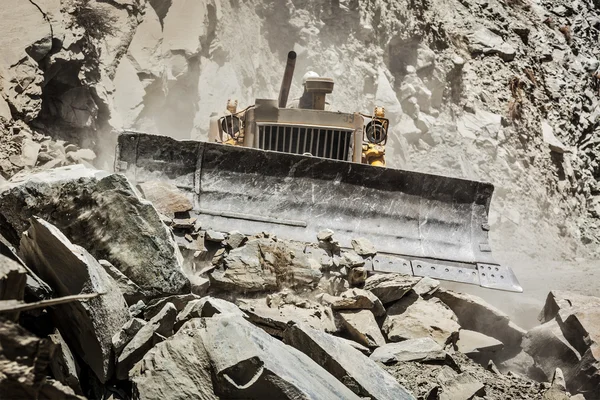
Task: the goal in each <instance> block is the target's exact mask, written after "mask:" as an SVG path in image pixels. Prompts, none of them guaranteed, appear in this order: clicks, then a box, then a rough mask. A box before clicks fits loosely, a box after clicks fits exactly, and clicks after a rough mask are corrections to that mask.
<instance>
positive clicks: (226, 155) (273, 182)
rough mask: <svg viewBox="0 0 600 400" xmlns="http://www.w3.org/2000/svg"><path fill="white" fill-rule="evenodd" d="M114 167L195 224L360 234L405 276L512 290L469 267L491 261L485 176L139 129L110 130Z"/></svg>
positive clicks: (346, 241)
mask: <svg viewBox="0 0 600 400" xmlns="http://www.w3.org/2000/svg"><path fill="white" fill-rule="evenodd" d="M116 165H117V167H118V168H119V171H120V172H123V173H125V174H126V175H127V176H128V178H130V179H132V180H134V181H136V182H138V183H139V182H143V181H146V180H153V179H161V180H167V181H170V182H172V183H173V184H175V185H177V186H178V187H180V188H181V189H183V190H184V191H185V192H186V193H187V194H188V195H189V196H190V199H191V200H192V201H193V204H195V207H194V210H195V213H196V214H197V215H198V217H199V218H200V220H201V221H202V226H204V227H211V228H213V229H217V230H223V231H231V230H234V229H236V230H239V231H241V232H244V233H249V234H253V233H256V232H261V231H266V232H272V233H274V234H275V235H278V236H280V237H282V238H286V239H291V240H299V241H312V240H314V238H315V235H316V233H317V232H318V231H319V230H322V229H325V228H331V229H333V230H334V231H335V232H336V239H338V240H339V241H340V242H341V244H342V246H345V247H350V240H351V239H352V238H356V237H365V238H367V239H369V240H371V241H372V242H373V243H374V244H375V245H376V247H377V250H378V251H379V252H380V253H386V254H389V255H390V256H392V257H401V258H403V259H405V260H409V261H410V268H411V270H412V272H413V274H414V275H420V276H433V277H436V278H439V279H447V280H456V281H459V282H467V283H473V284H479V285H482V286H486V287H491V288H494V289H501V290H512V291H520V286H519V285H518V282H516V279H515V278H514V274H512V273H511V274H510V275H509V274H508V273H505V274H504V275H503V276H506V277H509V276H510V279H508V278H507V279H506V280H505V281H504V282H503V281H502V280H500V281H497V280H496V281H494V282H489V280H488V279H486V278H483V277H481V276H480V275H479V274H478V270H477V264H482V265H483V264H485V265H490V266H494V267H496V266H498V267H500V266H499V265H498V264H497V263H496V262H495V261H494V259H493V257H492V253H491V251H489V250H490V247H489V243H488V232H487V215H488V211H489V204H490V200H491V196H492V192H493V186H492V185H491V184H489V183H485V182H476V181H469V180H463V179H457V178H449V177H444V176H437V175H430V174H422V173H417V172H413V171H405V170H396V169H391V168H375V167H371V166H368V165H363V164H357V163H351V162H346V161H336V160H328V159H323V158H317V157H305V156H300V155H295V154H286V153H277V152H272V151H263V150H258V149H249V148H242V147H234V146H226V145H221V144H216V143H203V142H195V141H176V140H174V139H171V138H168V137H162V136H154V135H144V134H139V133H132V134H122V135H121V136H120V137H119V146H118V152H117V162H116ZM375 265H376V263H374V267H375ZM381 265H382V268H380V270H381V271H385V272H404V271H406V270H407V265H406V264H403V263H402V262H401V261H400V262H399V263H398V264H397V267H394V263H393V262H392V263H389V262H382V264H381ZM384 265H385V267H383V266H384ZM419 265H420V268H419ZM432 267H434V268H433V269H432ZM502 268H505V267H502ZM508 270H510V269H508ZM467 272H468V274H467ZM473 272H474V273H475V275H473ZM462 274H465V275H462ZM467 275H468V277H467ZM482 278H483V279H482Z"/></svg>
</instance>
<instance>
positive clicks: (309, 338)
mask: <svg viewBox="0 0 600 400" xmlns="http://www.w3.org/2000/svg"><path fill="white" fill-rule="evenodd" d="M284 342H285V343H287V344H289V345H291V346H294V347H295V348H297V349H298V350H300V351H302V352H303V353H305V354H306V355H308V356H309V357H310V358H312V359H313V360H314V361H315V362H316V363H317V364H319V365H321V366H323V367H324V368H325V369H326V370H327V371H328V372H329V373H331V374H332V375H333V376H335V377H336V378H337V379H338V380H339V381H340V382H344V383H345V384H346V386H348V387H349V388H351V389H352V391H354V393H356V394H357V395H359V396H362V397H369V398H372V399H376V400H382V399H396V400H400V399H406V400H409V399H414V397H413V396H412V395H411V394H410V393H409V392H408V391H407V390H406V389H405V388H404V387H402V386H401V385H400V384H399V383H398V382H397V381H396V380H395V379H394V378H393V377H392V376H391V375H390V374H388V373H387V372H386V371H384V370H383V369H382V368H381V367H380V366H379V365H377V364H376V363H375V362H374V361H372V360H371V359H369V358H368V357H366V356H364V355H363V354H362V353H361V352H359V351H358V350H356V349H354V348H353V347H352V346H350V345H348V344H347V343H346V342H345V341H343V340H341V339H340V338H337V337H335V336H332V335H329V334H327V333H324V332H320V331H316V330H314V329H311V328H309V327H306V326H303V325H292V326H290V327H289V328H288V329H287V330H286V331H285V336H284Z"/></svg>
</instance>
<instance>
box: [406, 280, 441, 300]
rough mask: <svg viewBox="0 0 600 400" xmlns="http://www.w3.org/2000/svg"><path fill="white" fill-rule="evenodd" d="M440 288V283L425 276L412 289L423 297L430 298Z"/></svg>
mask: <svg viewBox="0 0 600 400" xmlns="http://www.w3.org/2000/svg"><path fill="white" fill-rule="evenodd" d="M439 287H440V281H438V280H437V279H433V278H430V277H428V276H425V277H423V278H421V280H420V281H419V282H418V283H417V284H416V285H415V286H413V288H412V291H413V292H415V293H416V294H418V295H419V296H421V297H426V296H430V295H432V294H433V293H435V291H436V290H438V288H439Z"/></svg>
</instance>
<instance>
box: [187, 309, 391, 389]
mask: <svg viewBox="0 0 600 400" xmlns="http://www.w3.org/2000/svg"><path fill="white" fill-rule="evenodd" d="M204 321H205V324H206V327H205V328H204V329H201V330H200V332H201V334H202V339H203V342H204V347H205V349H206V350H207V352H208V355H209V358H210V360H211V364H212V366H213V377H214V380H213V384H214V388H215V393H216V394H217V395H218V396H220V397H222V398H256V399H290V400H291V399H305V398H306V399H309V398H310V399H321V400H327V399H331V400H337V399H340V398H343V399H358V396H356V395H355V394H354V393H352V392H351V391H350V390H349V389H348V388H346V387H345V386H344V385H343V384H342V383H341V382H339V381H338V380H337V379H335V378H334V377H333V376H332V375H331V374H330V373H329V372H327V371H326V370H325V369H323V368H322V367H321V366H320V365H319V364H318V363H316V362H314V361H313V360H311V359H310V358H309V357H308V356H306V355H305V354H303V353H301V352H300V351H298V350H296V349H294V348H293V347H290V346H286V345H285V344H283V343H282V342H280V341H279V340H277V339H274V338H272V337H271V336H269V335H268V334H267V333H265V332H264V331H263V330H261V329H259V328H257V327H255V326H254V325H252V324H251V323H250V322H247V321H246V320H245V319H244V318H242V317H240V316H234V315H230V314H222V315H215V316H214V317H212V318H207V319H205V320H204ZM188 323H190V322H188ZM183 328H185V325H184V327H183ZM183 328H182V329H183ZM348 347H349V346H348ZM349 348H351V347H349ZM352 350H353V351H355V350H354V349H352ZM359 354H360V353H359ZM361 356H362V355H361ZM379 384H380V383H379V382H378V385H379Z"/></svg>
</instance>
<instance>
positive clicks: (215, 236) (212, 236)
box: [204, 230, 225, 243]
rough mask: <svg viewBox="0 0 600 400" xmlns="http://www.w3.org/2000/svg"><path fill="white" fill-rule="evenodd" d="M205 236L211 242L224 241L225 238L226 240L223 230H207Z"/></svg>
mask: <svg viewBox="0 0 600 400" xmlns="http://www.w3.org/2000/svg"><path fill="white" fill-rule="evenodd" d="M204 238H205V239H206V240H208V241H210V242H218V243H220V242H222V241H223V240H225V235H224V234H223V233H221V232H216V231H210V230H209V231H206V235H205V236H204Z"/></svg>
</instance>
